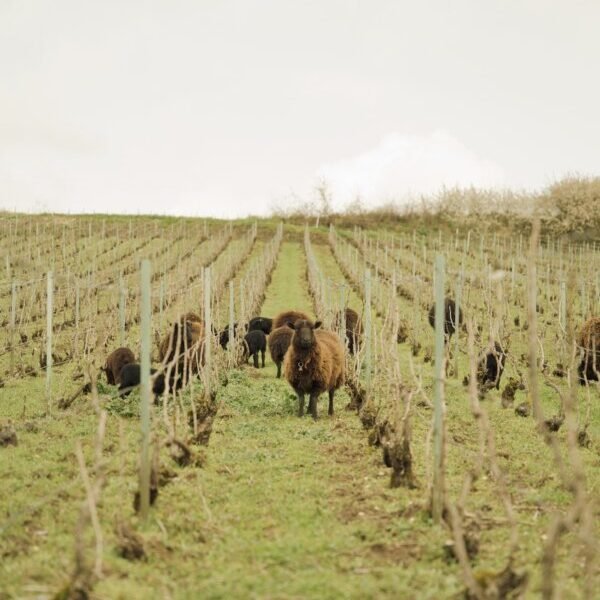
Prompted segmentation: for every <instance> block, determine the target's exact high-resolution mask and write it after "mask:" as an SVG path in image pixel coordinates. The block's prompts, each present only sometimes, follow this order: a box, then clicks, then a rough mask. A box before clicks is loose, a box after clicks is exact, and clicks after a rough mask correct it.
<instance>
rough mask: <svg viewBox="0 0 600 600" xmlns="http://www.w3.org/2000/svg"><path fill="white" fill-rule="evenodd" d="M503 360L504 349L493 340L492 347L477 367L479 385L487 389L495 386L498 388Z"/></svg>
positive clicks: (504, 358)
mask: <svg viewBox="0 0 600 600" xmlns="http://www.w3.org/2000/svg"><path fill="white" fill-rule="evenodd" d="M505 361H506V351H505V350H504V349H503V348H502V346H501V345H500V344H499V343H498V342H494V349H493V350H490V351H489V352H488V353H487V354H486V355H485V357H484V358H482V360H481V362H480V363H479V367H478V369H477V380H478V382H479V385H481V386H482V387H485V388H488V389H489V388H491V387H495V388H496V389H497V390H499V389H500V378H501V377H502V373H503V372H504V363H505Z"/></svg>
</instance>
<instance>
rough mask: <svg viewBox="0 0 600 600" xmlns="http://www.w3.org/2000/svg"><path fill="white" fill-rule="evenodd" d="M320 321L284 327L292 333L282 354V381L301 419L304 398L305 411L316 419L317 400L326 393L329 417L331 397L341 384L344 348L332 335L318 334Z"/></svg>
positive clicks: (304, 321) (302, 322) (330, 332)
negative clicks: (293, 394)
mask: <svg viewBox="0 0 600 600" xmlns="http://www.w3.org/2000/svg"><path fill="white" fill-rule="evenodd" d="M320 326H321V321H317V322H316V323H314V324H313V322H312V321H310V320H308V319H298V320H297V321H296V322H295V323H291V322H290V323H288V327H290V328H291V329H293V330H294V333H293V335H292V342H291V345H290V347H289V349H288V351H287V352H286V354H285V359H284V361H283V370H284V373H285V378H286V379H287V380H288V382H289V384H290V385H291V386H292V388H294V391H295V392H296V394H297V395H298V405H299V406H298V416H299V417H301V416H302V415H304V394H309V395H310V400H309V404H308V410H309V412H310V413H311V414H312V417H313V419H315V420H316V419H317V400H318V399H319V396H320V395H321V394H322V393H323V392H325V391H327V392H329V414H330V415H333V395H334V393H335V390H337V389H338V388H339V387H340V386H342V385H343V384H344V365H345V360H344V346H343V344H342V341H341V340H340V338H339V337H338V336H337V335H336V334H335V333H333V331H321V330H319V327H320Z"/></svg>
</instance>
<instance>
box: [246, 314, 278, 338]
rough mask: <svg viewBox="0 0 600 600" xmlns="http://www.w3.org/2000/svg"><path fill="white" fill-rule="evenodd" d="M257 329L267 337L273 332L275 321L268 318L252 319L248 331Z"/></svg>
mask: <svg viewBox="0 0 600 600" xmlns="http://www.w3.org/2000/svg"><path fill="white" fill-rule="evenodd" d="M257 329H258V330H260V331H262V332H264V334H265V335H269V334H270V333H271V331H272V330H273V319H269V318H268V317H254V318H253V319H250V322H249V323H248V331H256V330H257Z"/></svg>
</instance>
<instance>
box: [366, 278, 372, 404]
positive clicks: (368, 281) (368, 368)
mask: <svg viewBox="0 0 600 600" xmlns="http://www.w3.org/2000/svg"><path fill="white" fill-rule="evenodd" d="M371 336H372V332H371V270H370V269H365V378H366V385H367V397H370V395H371V361H372V355H371V350H372V348H371V347H372V342H371Z"/></svg>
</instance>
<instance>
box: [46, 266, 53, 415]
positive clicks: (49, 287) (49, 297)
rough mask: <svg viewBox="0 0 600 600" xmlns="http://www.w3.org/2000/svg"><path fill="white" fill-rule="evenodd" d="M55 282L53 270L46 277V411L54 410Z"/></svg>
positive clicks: (49, 412)
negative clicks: (53, 342) (53, 327)
mask: <svg viewBox="0 0 600 600" xmlns="http://www.w3.org/2000/svg"><path fill="white" fill-rule="evenodd" d="M53 295H54V282H53V274H52V271H48V274H47V277H46V411H47V413H48V415H50V414H51V412H52V311H53V310H54V308H53V300H54V298H53Z"/></svg>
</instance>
